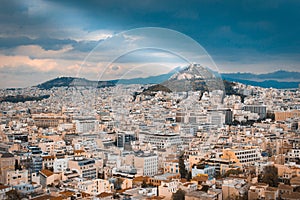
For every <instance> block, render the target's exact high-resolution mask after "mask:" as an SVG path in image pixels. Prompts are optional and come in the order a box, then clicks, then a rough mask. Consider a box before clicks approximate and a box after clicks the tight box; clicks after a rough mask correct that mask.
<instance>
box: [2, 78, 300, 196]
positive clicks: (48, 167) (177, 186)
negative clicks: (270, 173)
mask: <svg viewBox="0 0 300 200" xmlns="http://www.w3.org/2000/svg"><path fill="white" fill-rule="evenodd" d="M144 87H145V86H144V85H117V86H114V87H106V88H86V87H81V88H79V87H58V88H52V89H48V90H41V89H38V88H35V87H31V88H23V89H2V90H0V96H17V95H29V96H41V95H50V97H49V98H46V99H43V100H41V101H26V102H18V103H11V102H2V103H0V110H1V112H0V141H1V143H0V182H1V185H0V199H6V198H8V197H9V195H17V196H18V197H20V198H23V199H172V198H173V197H174V194H178V193H179V192H178V191H180V192H183V193H185V199H187V200H196V199H203V200H222V199H223V200H227V199H249V200H254V199H274V200H275V199H286V200H288V199H300V120H299V119H300V91H299V90H279V89H273V88H268V89H266V88H259V87H254V86H246V85H243V84H239V83H237V84H236V85H235V86H234V90H236V91H237V92H239V93H240V94H242V95H243V96H242V97H243V98H241V96H237V95H225V97H224V99H223V101H222V100H221V101H220V96H222V94H221V95H220V92H221V91H212V92H203V94H202V93H201V92H199V91H197V92H192V91H189V92H186V93H188V94H185V93H184V92H178V93H176V92H173V93H167V92H162V91H160V92H155V93H154V94H151V95H149V94H144V93H142V91H143V88H144ZM221 93H222V92H221ZM267 167H274V169H276V177H271V178H269V179H270V180H271V179H273V178H274V179H275V178H276V183H274V184H272V183H271V182H270V183H268V181H266V180H265V178H264V175H265V174H266V173H267V172H266V169H268V168H267Z"/></svg>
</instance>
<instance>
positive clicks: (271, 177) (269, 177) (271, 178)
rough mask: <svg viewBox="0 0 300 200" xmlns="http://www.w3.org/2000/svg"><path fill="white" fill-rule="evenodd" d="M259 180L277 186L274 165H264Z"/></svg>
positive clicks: (276, 173)
mask: <svg viewBox="0 0 300 200" xmlns="http://www.w3.org/2000/svg"><path fill="white" fill-rule="evenodd" d="M261 182H263V183H267V184H269V186H271V187H277V186H278V169H277V167H275V166H266V167H265V168H264V171H263V174H262V177H261Z"/></svg>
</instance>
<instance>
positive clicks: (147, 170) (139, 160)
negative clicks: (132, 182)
mask: <svg viewBox="0 0 300 200" xmlns="http://www.w3.org/2000/svg"><path fill="white" fill-rule="evenodd" d="M134 167H135V168H136V169H137V175H140V176H153V175H155V174H157V172H158V156H157V155H154V154H140V155H135V156H134Z"/></svg>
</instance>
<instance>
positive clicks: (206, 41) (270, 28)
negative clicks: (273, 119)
mask: <svg viewBox="0 0 300 200" xmlns="http://www.w3.org/2000/svg"><path fill="white" fill-rule="evenodd" d="M299 10H300V2H299V1H297V0H265V1H256V0H241V1H235V0H198V1H194V0H189V1H181V0H172V1H168V0H166V1H161V0H160V1H159V0H143V1H140V0H132V1H131V0H128V1H121V0H110V1H101V0H100V1H99V0H85V1H83V0H82V1H79V0H65V1H61V0H52V1H50V0H49V1H46V0H43V1H42V0H31V1H30V0H29V1H18V0H2V1H1V6H0V27H1V29H0V87H1V88H5V87H26V86H31V85H35V84H38V83H41V82H44V81H46V80H49V79H51V78H55V77H57V76H81V77H86V78H90V79H97V78H98V79H99V77H100V78H103V76H105V78H106V79H110V78H111V79H113V78H117V77H118V76H120V74H123V75H124V74H135V75H136V76H146V75H151V74H152V75H155V74H157V73H159V72H161V73H164V72H167V71H168V70H169V69H172V67H177V66H180V65H182V64H183V63H185V60H184V59H181V58H180V57H178V55H179V54H180V55H181V54H184V53H183V52H187V53H186V54H185V55H188V54H189V55H191V54H192V53H194V54H197V53H199V52H198V51H195V49H194V48H190V47H191V46H193V45H194V44H191V43H192V41H194V42H195V43H197V44H198V45H199V46H200V47H201V48H203V50H201V52H200V53H199V54H205V53H207V57H206V58H208V57H209V58H211V59H212V60H213V62H212V64H213V65H214V64H215V68H216V69H217V70H218V71H219V72H220V73H224V72H225V73H226V72H252V73H267V72H273V71H276V70H280V69H283V70H288V71H300V67H299V66H300V65H299V63H300V39H299V35H300V25H299V23H300V14H299V13H300V12H299ZM143 27H160V28H163V29H151V31H150V32H151V34H150V35H148V36H149V37H148V36H147V37H145V36H144V35H143V34H146V35H147V34H148V33H149V32H148V30H149V29H146V30H147V31H146V32H145V33H143V34H141V33H140V32H139V30H144V29H140V28H143ZM135 29H137V31H133V32H132V31H130V30H135ZM166 29H167V30H169V32H168V31H167V32H165V31H164V30H166ZM128 30H129V33H130V34H128ZM161 30H162V32H160V31H161ZM172 30H173V31H174V32H172ZM169 33H171V35H172V33H176V34H177V36H178V38H177V36H175V37H171V39H172V40H171V39H170V38H169ZM176 34H175V35H176ZM116 35H117V37H116ZM120 35H121V36H122V37H120ZM120 38H122V40H119V39H120ZM166 41H167V42H166ZM103 44H106V45H103ZM108 44H109V45H108ZM123 44H124V45H125V46H124V45H123ZM146 44H147V45H148V46H153V44H156V46H155V47H157V48H154V49H140V50H139V51H134V49H139V47H140V46H141V47H144V48H145V47H147V45H146ZM161 44H163V45H165V46H162V45H161ZM122 45H123V46H122ZM175 46H176V48H175ZM121 47H122V48H121ZM132 47H134V48H132ZM158 47H160V48H158ZM122 50H124V51H122ZM173 50H174V51H175V54H173V53H174V52H173V53H172V51H173ZM124 52H125V54H124ZM120 53H121V54H120ZM122 53H123V54H122ZM118 56H119V57H118ZM191 57H192V56H191ZM113 58H117V59H115V60H114V59H113ZM192 61H193V60H192ZM200 62H201V60H200ZM203 62H204V63H203V64H204V65H206V64H207V65H209V63H206V62H205V61H203ZM108 63H110V64H108ZM154 65H155V66H156V68H155V70H151V68H153V67H152V66H154ZM106 69H109V70H106ZM128 69H129V70H128ZM104 71H105V73H103V72H104ZM146 72H147V73H146ZM148 72H149V73H148ZM123 75H122V76H123Z"/></svg>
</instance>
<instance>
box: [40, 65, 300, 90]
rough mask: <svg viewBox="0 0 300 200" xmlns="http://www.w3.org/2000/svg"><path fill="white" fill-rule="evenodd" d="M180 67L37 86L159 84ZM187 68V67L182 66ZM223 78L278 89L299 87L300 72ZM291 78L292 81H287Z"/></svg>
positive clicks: (225, 75)
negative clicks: (136, 75)
mask: <svg viewBox="0 0 300 200" xmlns="http://www.w3.org/2000/svg"><path fill="white" fill-rule="evenodd" d="M176 69H179V68H178V67H177V68H175V69H173V70H171V71H170V72H169V73H166V74H161V75H156V76H149V77H143V78H131V79H114V80H106V81H94V80H88V79H86V78H82V77H64V76H60V77H57V78H54V79H51V80H48V81H45V82H43V83H41V84H38V85H36V86H35V87H38V88H41V89H49V88H52V87H60V86H62V87H63V86H72V85H77V86H96V87H107V86H113V85H116V84H159V83H161V82H163V81H164V80H167V79H169V78H171V77H172V76H173V75H174V74H176V72H178V71H177V70H176ZM180 69H183V70H184V69H186V68H180ZM220 75H221V78H222V79H224V80H227V81H231V82H239V83H242V84H246V85H252V86H259V87H264V88H270V87H273V88H278V89H288V88H298V86H299V84H300V72H292V71H285V70H277V71H274V72H270V73H264V74H253V73H249V72H236V73H221V74H220ZM287 80H290V81H287Z"/></svg>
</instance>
